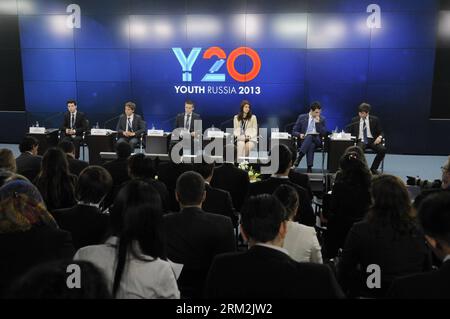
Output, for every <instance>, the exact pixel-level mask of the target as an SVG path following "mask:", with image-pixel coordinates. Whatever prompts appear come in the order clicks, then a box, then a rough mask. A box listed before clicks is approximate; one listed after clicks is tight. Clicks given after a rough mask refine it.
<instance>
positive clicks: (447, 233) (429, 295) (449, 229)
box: [388, 191, 450, 299]
mask: <svg viewBox="0 0 450 319" xmlns="http://www.w3.org/2000/svg"><path fill="white" fill-rule="evenodd" d="M419 221H420V224H421V225H422V229H423V230H424V232H425V238H426V239H427V241H428V244H429V246H430V247H431V248H432V249H433V251H434V253H435V254H436V256H437V257H438V258H439V259H441V260H443V263H442V265H441V267H440V268H439V270H437V271H433V272H427V273H423V274H417V275H412V276H408V277H403V278H399V279H397V280H395V281H394V282H393V284H392V286H391V289H390V291H389V293H388V296H389V297H390V298H411V299H441V298H445V299H450V285H449V283H450V192H449V191H442V192H439V193H433V194H431V195H429V196H428V197H427V198H426V199H425V200H424V201H423V203H422V205H421V206H420V208H419Z"/></svg>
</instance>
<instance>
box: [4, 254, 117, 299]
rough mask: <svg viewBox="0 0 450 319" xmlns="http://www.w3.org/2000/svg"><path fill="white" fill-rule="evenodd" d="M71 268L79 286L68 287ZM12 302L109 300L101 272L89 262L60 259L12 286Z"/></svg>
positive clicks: (37, 268) (10, 296)
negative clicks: (13, 300) (78, 279)
mask: <svg viewBox="0 0 450 319" xmlns="http://www.w3.org/2000/svg"><path fill="white" fill-rule="evenodd" d="M70 265H75V266H78V267H79V269H80V287H79V288H78V287H75V288H69V287H68V285H67V281H68V279H69V276H70V275H71V272H70V268H68V267H69V266H70ZM7 297H9V298H12V299H109V298H111V295H110V293H109V291H108V287H107V284H106V280H105V278H104V276H103V273H102V272H101V271H100V270H99V269H98V268H97V267H96V266H94V265H93V264H92V263H90V262H88V261H80V260H60V261H54V262H50V263H45V264H40V265H38V266H36V267H34V268H32V269H31V270H30V271H28V272H27V273H26V274H25V275H23V276H22V277H21V278H20V279H18V280H17V281H16V282H15V283H14V284H13V286H12V289H11V292H10V294H9V296H7Z"/></svg>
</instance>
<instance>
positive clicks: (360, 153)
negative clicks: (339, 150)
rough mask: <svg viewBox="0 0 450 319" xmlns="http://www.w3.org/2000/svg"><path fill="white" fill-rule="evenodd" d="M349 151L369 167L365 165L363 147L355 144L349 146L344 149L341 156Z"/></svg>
mask: <svg viewBox="0 0 450 319" xmlns="http://www.w3.org/2000/svg"><path fill="white" fill-rule="evenodd" d="M350 153H352V155H354V156H356V158H357V159H359V160H361V161H362V162H363V163H364V165H365V166H367V167H369V166H368V165H367V160H366V155H365V154H364V151H363V149H362V148H361V147H359V146H356V145H354V146H349V147H347V149H346V150H345V152H344V154H343V156H344V155H348V154H350Z"/></svg>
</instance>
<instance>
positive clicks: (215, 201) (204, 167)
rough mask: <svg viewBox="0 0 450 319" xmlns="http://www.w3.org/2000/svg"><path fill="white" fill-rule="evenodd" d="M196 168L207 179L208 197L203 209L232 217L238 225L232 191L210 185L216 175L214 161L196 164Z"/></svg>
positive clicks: (234, 223) (235, 224)
mask: <svg viewBox="0 0 450 319" xmlns="http://www.w3.org/2000/svg"><path fill="white" fill-rule="evenodd" d="M195 170H196V171H197V172H198V173H199V174H200V175H202V177H203V178H204V180H205V190H206V198H205V201H204V202H203V205H202V207H203V209H204V210H205V211H207V212H209V213H213V214H220V215H224V216H227V217H230V219H231V220H232V222H233V225H234V226H235V227H236V226H237V225H238V216H237V215H236V212H235V210H234V207H233V202H232V200H231V196H230V193H228V192H227V191H225V190H222V189H219V188H214V187H212V186H211V185H210V183H211V179H212V177H213V175H214V163H211V164H207V163H202V164H196V165H195Z"/></svg>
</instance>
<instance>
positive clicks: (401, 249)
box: [338, 175, 431, 297]
mask: <svg viewBox="0 0 450 319" xmlns="http://www.w3.org/2000/svg"><path fill="white" fill-rule="evenodd" d="M372 196H373V200H374V203H373V205H372V207H371V209H370V210H369V212H368V214H367V216H366V218H365V220H364V221H361V222H358V223H355V224H354V225H353V227H352V228H351V229H350V232H349V234H348V236H347V240H346V242H345V245H344V249H343V252H342V257H341V259H340V262H339V263H338V278H339V280H340V283H341V285H342V287H343V288H344V289H345V290H346V291H347V292H348V294H349V295H350V296H353V297H354V296H363V297H382V296H384V295H385V293H386V291H387V289H388V288H389V286H390V285H391V284H392V281H393V280H394V279H396V278H398V277H401V276H404V275H408V274H413V273H418V272H423V271H428V270H430V269H431V262H430V252H429V250H428V248H427V246H426V244H425V238H424V236H423V234H422V233H421V232H420V231H419V230H418V229H417V227H416V223H415V218H414V216H413V214H412V212H413V210H412V207H411V201H410V199H409V196H408V191H407V190H406V186H405V184H404V183H403V182H402V181H401V180H400V179H399V178H397V177H395V176H391V175H381V176H378V177H376V178H374V179H373V181H372ZM369 265H378V266H379V267H380V268H379V269H380V270H381V278H380V283H381V286H380V287H376V288H372V289H371V288H369V287H368V285H367V278H368V276H370V275H371V274H372V272H373V271H370V270H368V266H369Z"/></svg>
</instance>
